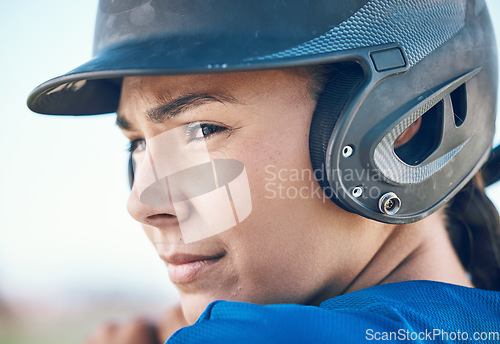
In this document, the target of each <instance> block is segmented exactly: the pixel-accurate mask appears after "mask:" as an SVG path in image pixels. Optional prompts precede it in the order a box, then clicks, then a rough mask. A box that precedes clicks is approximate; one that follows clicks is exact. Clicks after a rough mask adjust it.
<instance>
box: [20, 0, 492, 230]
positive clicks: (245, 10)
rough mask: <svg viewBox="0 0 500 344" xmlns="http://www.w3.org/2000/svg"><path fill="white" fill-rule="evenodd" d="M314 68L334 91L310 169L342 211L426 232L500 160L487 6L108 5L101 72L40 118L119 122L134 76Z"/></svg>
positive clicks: (433, 1)
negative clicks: (404, 138)
mask: <svg viewBox="0 0 500 344" xmlns="http://www.w3.org/2000/svg"><path fill="white" fill-rule="evenodd" d="M313 65H325V66H328V71H329V72H328V73H329V78H328V82H327V83H326V86H325V89H324V91H323V93H322V94H321V96H320V98H319V100H318V104H317V108H316V111H315V114H314V116H313V120H312V123H311V128H310V142H309V144H310V154H311V162H312V166H313V169H314V172H315V175H316V178H317V180H318V182H319V183H320V185H321V186H322V187H323V190H324V192H325V194H326V195H327V196H328V197H330V198H331V199H332V200H333V201H334V202H335V203H336V204H338V205H339V206H341V207H342V208H344V209H346V210H348V211H351V212H354V213H357V214H360V215H362V216H365V217H367V218H371V219H374V220H377V221H381V222H386V223H398V224H399V223H409V222H413V221H417V220H419V219H422V218H424V217H425V216H427V215H429V214H431V213H432V212H434V211H435V210H437V209H438V208H439V207H440V206H441V205H443V204H444V203H445V202H446V201H447V200H449V199H450V198H451V197H453V196H454V195H455V194H456V193H457V192H458V191H459V190H460V189H461V187H463V186H464V185H465V184H466V183H467V182H468V181H469V180H470V179H471V178H472V176H473V175H474V174H475V173H476V172H477V171H478V170H479V169H480V167H481V166H482V165H483V164H484V162H485V161H486V160H487V158H488V156H489V155H490V152H491V144H492V139H493V134H494V122H495V114H496V94H497V78H498V76H497V56H496V45H495V38H494V33H493V28H492V25H491V21H490V18H489V14H488V10H487V8H486V5H485V1H484V0H412V1H408V0H315V1H310V0H296V1H281V0H280V1H277V0H251V1H250V0H241V1H228V0H205V1H199V0H121V1H112V0H101V1H100V3H99V8H98V14H97V21H96V31H95V43H94V57H93V59H91V60H90V61H89V62H87V63H85V64H83V65H81V66H79V67H77V68H76V69H74V70H72V71H71V72H69V73H67V74H64V75H62V76H60V77H57V78H54V79H52V80H49V81H47V82H45V83H43V84H41V85H40V86H38V87H37V88H35V89H34V91H33V92H32V93H31V94H30V96H29V99H28V106H29V108H30V109H31V110H33V111H35V112H39V113H44V114H55V115H90V114H102V113H110V112H114V111H116V109H117V106H118V102H119V97H120V89H121V82H122V79H123V77H126V76H136V75H174V74H201V73H223V72H233V71H250V70H263V69H276V68H287V67H299V66H313ZM416 121H420V122H419V123H420V130H419V131H418V133H417V134H416V135H415V136H414V137H413V138H412V139H411V140H410V141H409V142H407V143H405V144H404V145H401V146H398V145H397V144H396V140H397V138H398V137H399V136H400V135H401V134H402V133H403V132H404V131H405V130H406V129H407V128H408V127H409V126H410V125H411V124H412V123H414V122H416Z"/></svg>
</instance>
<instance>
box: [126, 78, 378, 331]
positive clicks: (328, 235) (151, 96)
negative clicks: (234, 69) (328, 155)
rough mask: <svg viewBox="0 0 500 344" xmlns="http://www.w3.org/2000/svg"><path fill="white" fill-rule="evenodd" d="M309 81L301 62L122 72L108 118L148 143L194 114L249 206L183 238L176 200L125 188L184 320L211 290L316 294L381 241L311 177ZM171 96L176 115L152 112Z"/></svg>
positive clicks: (293, 298)
mask: <svg viewBox="0 0 500 344" xmlns="http://www.w3.org/2000/svg"><path fill="white" fill-rule="evenodd" d="M310 83H311V81H310V80H309V78H308V77H307V75H306V74H305V72H304V71H302V70H281V71H262V72H246V73H228V74H214V75H188V76H165V77H130V78H125V80H124V83H123V89H122V96H121V100H120V106H119V110H118V116H119V119H118V120H117V123H118V124H119V125H120V126H121V127H122V129H123V131H124V133H125V135H126V136H127V137H128V138H129V139H130V140H131V141H132V140H136V139H139V142H140V139H144V140H145V141H146V146H147V147H148V140H151V139H152V138H153V137H156V136H157V135H159V134H161V133H165V132H167V131H169V130H171V129H173V128H179V127H182V126H184V125H189V124H190V123H195V122H198V123H200V124H201V127H202V128H204V129H203V130H202V132H203V133H204V135H205V136H204V137H203V135H202V138H201V139H202V140H203V141H204V143H205V144H206V147H207V149H208V152H209V153H210V156H211V158H212V159H235V160H238V161H240V162H242V163H243V164H244V166H245V169H246V174H247V176H248V184H249V187H250V195H251V199H252V201H251V203H252V211H251V213H250V215H249V216H248V217H247V218H246V219H244V220H243V221H241V222H240V223H238V224H237V225H236V226H233V227H232V228H230V229H228V230H226V231H223V232H221V233H219V234H217V235H214V236H210V237H207V238H205V239H202V240H198V241H194V242H191V243H183V242H182V240H178V235H179V234H178V233H179V221H178V216H179V215H178V214H176V212H175V209H173V208H172V207H170V206H168V205H165V206H161V205H148V204H146V203H147V202H146V203H144V202H141V199H140V193H139V192H138V191H137V187H136V186H134V188H133V189H132V192H131V196H130V199H129V203H128V209H129V212H130V214H131V215H132V216H133V217H134V218H135V219H136V220H137V221H139V222H141V223H142V224H143V227H144V229H145V230H146V233H147V234H148V236H149V237H150V239H151V240H152V241H153V244H155V246H156V248H157V250H158V253H159V255H160V257H161V258H162V259H163V260H164V261H165V262H166V263H167V265H168V270H169V274H170V277H171V280H172V282H173V283H174V284H175V285H176V287H177V289H178V291H179V293H180V297H181V304H182V307H183V310H184V313H185V315H186V318H187V320H188V321H189V322H194V321H195V320H196V319H197V317H198V316H199V315H200V314H201V312H202V311H203V310H204V309H205V307H206V306H207V305H208V304H209V303H210V302H211V301H214V300H219V299H224V300H236V301H246V302H253V303H259V304H266V303H291V302H293V303H312V304H314V303H318V302H320V301H322V300H323V299H325V298H328V297H333V296H335V295H338V294H340V293H341V292H342V291H343V290H345V289H346V288H347V286H348V285H349V283H351V282H352V281H353V279H354V278H355V277H356V276H357V275H358V274H359V273H360V271H361V270H362V269H363V267H364V266H365V265H366V264H367V262H368V261H369V259H370V258H371V257H372V256H373V254H374V252H375V251H376V247H377V245H378V244H379V243H380V242H381V240H382V239H381V236H380V235H379V234H380V231H381V230H382V227H381V225H379V224H376V223H374V222H371V221H368V220H365V219H363V218H361V217H359V216H356V215H353V214H350V213H347V212H345V211H343V210H341V209H340V208H338V207H337V206H335V205H334V204H333V202H331V201H330V200H328V199H327V198H325V197H324V195H323V193H322V192H321V191H320V189H319V185H318V184H317V182H315V181H314V178H313V177H312V168H311V163H310V158H309V148H308V147H309V145H308V142H309V141H308V140H309V125H310V122H311V117H312V114H313V111H314V107H315V101H314V99H313V97H312V96H311V94H310V92H309V90H310V87H309V86H310V85H309V84H310ZM186 99H191V102H188V103H183V102H185V101H186ZM193 99H196V100H195V101H192V100H193ZM172 102H174V103H175V104H177V105H179V104H184V105H183V106H181V107H177V110H179V111H178V112H177V113H176V114H175V116H163V117H166V118H163V117H162V116H159V117H158V116H157V117H156V119H152V118H151V112H152V111H151V109H154V108H162V109H165V108H168V106H170V105H172V104H173V103H172ZM167 104H168V106H165V105H167ZM184 128H185V127H184ZM135 142H138V141H135ZM170 148H171V147H170ZM170 148H169V149H170ZM160 149H161V147H160ZM166 150H167V148H166V147H165V151H166ZM165 154H166V153H165ZM173 163H174V162H173Z"/></svg>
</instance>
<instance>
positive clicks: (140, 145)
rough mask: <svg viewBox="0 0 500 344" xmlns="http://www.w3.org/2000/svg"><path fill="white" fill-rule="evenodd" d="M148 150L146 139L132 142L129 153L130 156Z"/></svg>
mask: <svg viewBox="0 0 500 344" xmlns="http://www.w3.org/2000/svg"><path fill="white" fill-rule="evenodd" d="M144 150H146V141H145V140H144V139H135V140H133V141H131V142H130V145H129V147H128V151H129V152H130V154H133V153H139V152H142V151H144Z"/></svg>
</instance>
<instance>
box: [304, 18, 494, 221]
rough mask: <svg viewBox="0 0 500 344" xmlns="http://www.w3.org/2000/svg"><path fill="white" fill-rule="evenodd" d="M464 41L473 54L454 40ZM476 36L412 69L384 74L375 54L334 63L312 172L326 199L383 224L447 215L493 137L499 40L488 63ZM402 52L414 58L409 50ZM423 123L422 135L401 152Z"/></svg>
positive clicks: (313, 137) (313, 141) (316, 121)
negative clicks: (443, 210)
mask: <svg viewBox="0 0 500 344" xmlns="http://www.w3.org/2000/svg"><path fill="white" fill-rule="evenodd" d="M477 20H479V19H478V18H475V20H474V21H477ZM475 25H481V24H478V23H477V22H476V23H475ZM460 35H463V33H459V34H457V36H460ZM464 39H465V40H469V41H468V43H469V48H468V49H470V50H467V51H466V52H465V54H464V49H463V48H460V47H458V44H457V43H456V42H454V40H457V41H458V42H460V41H463V40H464ZM471 39H472V38H471V37H465V38H464V37H454V38H453V39H451V40H450V41H448V42H446V43H445V44H444V45H443V46H441V47H440V48H438V49H437V50H435V51H434V52H432V53H431V54H429V55H428V56H426V57H425V58H424V59H422V60H421V61H420V62H419V63H417V64H415V65H413V66H411V67H410V66H408V63H406V65H405V66H403V67H402V66H400V65H398V64H396V65H394V66H393V67H392V68H390V66H389V67H388V68H386V69H384V70H382V71H379V68H377V67H378V66H377V64H376V60H375V59H373V58H372V55H373V51H367V52H366V53H365V54H364V56H363V54H359V55H358V56H359V57H360V58H359V59H356V60H355V61H351V62H339V63H338V65H336V66H333V67H332V71H333V72H332V74H331V75H330V81H329V82H328V83H327V84H326V85H325V89H324V92H323V94H322V95H321V96H320V98H319V100H318V105H317V108H316V111H315V114H314V115H313V119H312V123H311V132H310V154H311V162H312V167H313V170H314V172H315V176H316V178H317V180H318V182H319V184H320V185H321V186H322V188H323V190H324V192H325V194H326V196H328V197H329V198H330V199H331V200H332V201H334V202H335V203H336V204H337V205H338V206H340V207H342V208H343V209H345V210H347V211H350V212H354V213H357V214H359V215H361V216H364V217H367V218H370V219H373V220H376V221H380V222H385V223H392V224H404V223H411V222H414V221H418V220H420V219H422V218H424V217H426V216H428V215H430V214H431V213H433V212H434V211H436V210H437V209H439V208H440V206H442V205H443V204H444V203H446V202H447V201H448V200H449V199H451V198H452V197H453V196H454V195H455V194H456V193H457V192H458V191H459V190H460V189H461V188H462V187H463V186H464V185H465V184H466V183H467V182H468V181H469V180H470V179H471V178H472V177H473V176H474V174H475V173H476V172H478V170H479V169H480V167H481V166H482V165H483V164H484V162H485V161H486V160H487V158H488V156H489V154H490V151H491V142H492V138H493V134H494V126H492V123H494V119H495V112H496V109H495V102H494V100H493V99H494V97H495V94H496V79H495V76H496V73H495V72H496V65H495V62H494V60H493V58H491V56H493V57H496V56H495V53H494V49H495V45H494V43H492V42H489V43H491V45H489V46H488V48H487V49H493V53H490V54H489V55H490V56H489V57H488V58H484V55H482V54H484V51H481V50H484V49H485V48H484V45H483V46H482V47H477V46H476V44H475V43H471V41H470V40H471ZM483 44H484V43H483ZM479 48H480V49H479ZM387 49H389V50H391V49H396V47H393V48H390V47H388V48H387ZM397 49H400V50H401V52H402V53H403V56H404V59H405V61H408V59H407V57H406V54H405V53H404V48H401V47H398V48H397ZM460 49H461V50H460ZM382 51H383V50H382ZM461 55H463V56H465V57H466V58H462V59H460V60H456V61H453V63H452V64H451V65H450V61H449V59H450V58H451V56H461ZM429 71H431V72H429ZM492 71H493V72H492ZM419 119H421V125H420V129H419V130H418V132H417V133H416V134H415V136H414V137H413V138H412V139H410V140H409V142H407V143H405V144H404V145H402V146H401V147H395V141H396V140H397V138H398V137H399V136H400V135H401V134H402V133H403V132H404V131H405V130H406V129H407V128H408V127H409V126H410V125H411V124H412V123H414V122H415V121H417V120H419Z"/></svg>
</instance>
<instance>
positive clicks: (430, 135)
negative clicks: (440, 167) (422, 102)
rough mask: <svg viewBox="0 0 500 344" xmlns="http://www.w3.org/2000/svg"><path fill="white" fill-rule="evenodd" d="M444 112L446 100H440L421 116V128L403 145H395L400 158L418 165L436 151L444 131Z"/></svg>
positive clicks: (412, 164) (409, 163)
mask: <svg viewBox="0 0 500 344" xmlns="http://www.w3.org/2000/svg"><path fill="white" fill-rule="evenodd" d="M443 112H444V102H443V101H440V102H439V103H437V104H436V105H434V106H433V107H432V108H431V109H429V110H428V111H427V112H426V113H425V114H423V115H422V117H420V118H421V123H420V128H419V129H418V131H417V132H416V133H415V134H414V135H413V137H412V138H411V139H410V140H409V141H407V142H406V143H405V144H403V145H402V146H399V147H394V152H395V153H396V155H397V156H398V157H399V159H401V160H402V161H403V162H404V163H406V164H408V165H411V166H416V165H419V164H420V163H421V162H423V161H424V160H425V159H427V158H428V157H429V156H430V155H431V154H432V153H434V152H435V151H436V149H437V148H438V146H439V143H440V142H441V137H442V132H443ZM403 135H404V134H403Z"/></svg>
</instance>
